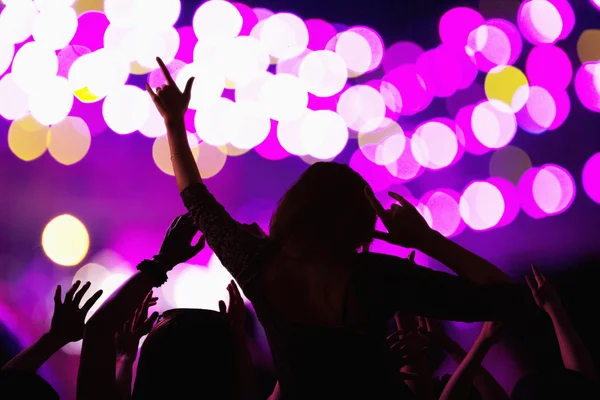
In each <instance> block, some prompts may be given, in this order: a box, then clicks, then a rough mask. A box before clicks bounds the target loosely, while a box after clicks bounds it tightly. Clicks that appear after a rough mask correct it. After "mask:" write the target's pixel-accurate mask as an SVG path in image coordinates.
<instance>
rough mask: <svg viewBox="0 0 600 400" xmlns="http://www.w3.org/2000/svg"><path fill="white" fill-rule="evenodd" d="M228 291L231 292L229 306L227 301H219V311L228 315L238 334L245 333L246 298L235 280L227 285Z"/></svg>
mask: <svg viewBox="0 0 600 400" xmlns="http://www.w3.org/2000/svg"><path fill="white" fill-rule="evenodd" d="M227 292H229V306H227V307H225V302H224V301H222V300H221V301H219V311H220V312H221V313H223V314H226V315H227V317H228V318H229V321H230V322H231V326H232V327H233V329H234V331H235V332H236V334H242V335H243V334H244V324H245V322H246V306H245V305H244V299H243V298H242V295H241V294H240V290H239V289H238V287H237V285H236V284H235V282H234V281H233V280H232V281H231V282H229V285H227Z"/></svg>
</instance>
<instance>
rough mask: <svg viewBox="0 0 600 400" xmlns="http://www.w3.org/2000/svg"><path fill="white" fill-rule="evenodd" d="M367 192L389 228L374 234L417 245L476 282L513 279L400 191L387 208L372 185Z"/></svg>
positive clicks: (504, 281) (394, 195)
mask: <svg viewBox="0 0 600 400" xmlns="http://www.w3.org/2000/svg"><path fill="white" fill-rule="evenodd" d="M365 193H366V195H367V198H368V199H369V201H370V202H371V205H372V206H373V208H374V209H375V212H376V213H377V215H378V216H379V218H380V219H381V222H383V224H384V226H385V227H386V229H387V230H388V232H387V233H384V232H375V234H374V238H376V239H381V240H384V241H386V242H388V243H391V244H395V245H398V246H402V247H406V248H413V249H417V250H419V251H421V252H423V253H425V254H426V255H428V256H429V257H431V258H434V259H436V260H438V261H439V262H441V263H442V264H444V265H445V266H447V267H448V268H450V269H451V270H452V271H454V272H456V274H457V275H459V276H461V277H463V278H465V279H468V280H470V281H471V282H473V283H475V284H477V285H487V284H492V283H510V282H512V280H511V279H510V277H509V276H508V275H506V274H505V273H504V272H502V271H501V270H500V269H499V268H497V267H496V266H494V265H493V264H491V263H490V262H488V261H486V260H484V259H483V258H481V257H479V256H478V255H476V254H473V253H471V252H470V251H469V250H467V249H464V248H462V247H461V246H459V245H458V244H456V243H454V242H452V241H451V240H449V239H447V238H445V237H444V236H442V235H441V234H439V233H438V232H436V231H434V230H433V229H431V228H430V227H429V225H428V224H427V222H426V221H425V219H424V218H423V216H421V214H420V213H419V212H418V211H417V209H416V208H415V207H414V206H413V205H412V204H410V203H409V202H408V201H406V200H405V199H404V198H403V197H402V196H400V195H399V194H396V193H393V192H390V193H389V195H390V196H391V197H392V198H393V199H395V200H396V201H398V204H394V205H392V207H391V209H389V210H386V209H384V208H383V206H382V205H381V203H380V202H379V201H378V200H377V199H376V198H375V195H374V194H373V191H372V190H371V189H370V188H366V190H365Z"/></svg>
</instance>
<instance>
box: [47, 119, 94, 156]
mask: <svg viewBox="0 0 600 400" xmlns="http://www.w3.org/2000/svg"><path fill="white" fill-rule="evenodd" d="M47 143H48V151H49V152H50V154H51V155H52V157H54V159H55V160H56V161H58V162H59V163H61V164H63V165H72V164H75V163H76V162H78V161H80V160H81V159H83V157H85V155H86V154H87V152H88V150H89V149H90V144H91V143H92V136H91V135H90V129H89V128H88V126H87V124H86V123H85V121H84V120H82V119H81V118H78V117H67V118H65V119H64V120H63V121H61V122H59V123H58V124H56V125H52V127H51V128H50V130H49V131H48V142H47Z"/></svg>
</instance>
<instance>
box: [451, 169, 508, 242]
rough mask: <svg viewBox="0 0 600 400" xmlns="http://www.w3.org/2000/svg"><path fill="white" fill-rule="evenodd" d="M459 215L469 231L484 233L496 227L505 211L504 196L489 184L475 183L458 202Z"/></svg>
mask: <svg viewBox="0 0 600 400" xmlns="http://www.w3.org/2000/svg"><path fill="white" fill-rule="evenodd" d="M459 209H460V215H461V217H462V219H463V221H465V224H467V225H468V226H469V227H470V228H471V229H473V230H476V231H484V230H488V229H492V228H494V227H495V226H497V225H498V224H499V223H500V221H501V220H502V216H503V215H504V211H505V202H504V196H503V194H502V192H501V191H500V189H499V188H498V187H496V186H495V185H493V184H492V183H490V182H484V181H475V182H472V183H470V184H469V185H468V186H467V187H466V188H465V190H464V191H463V193H462V195H461V197H460V202H459Z"/></svg>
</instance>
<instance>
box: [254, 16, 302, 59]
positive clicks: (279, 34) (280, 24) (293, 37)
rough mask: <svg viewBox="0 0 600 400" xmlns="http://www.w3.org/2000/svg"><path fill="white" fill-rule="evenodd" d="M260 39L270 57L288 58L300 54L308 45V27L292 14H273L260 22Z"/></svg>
mask: <svg viewBox="0 0 600 400" xmlns="http://www.w3.org/2000/svg"><path fill="white" fill-rule="evenodd" d="M260 41H261V42H262V43H263V44H264V45H265V46H266V48H267V51H268V52H269V54H270V55H271V56H272V57H274V58H275V59H278V60H288V59H290V58H293V57H296V56H298V55H300V54H302V52H303V51H304V50H305V49H306V46H308V29H307V28H306V25H305V24H304V21H302V19H301V18H299V17H297V16H296V15H294V14H290V13H279V14H274V15H272V16H270V17H269V18H267V19H266V20H265V21H264V24H262V27H261V28H260Z"/></svg>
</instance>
